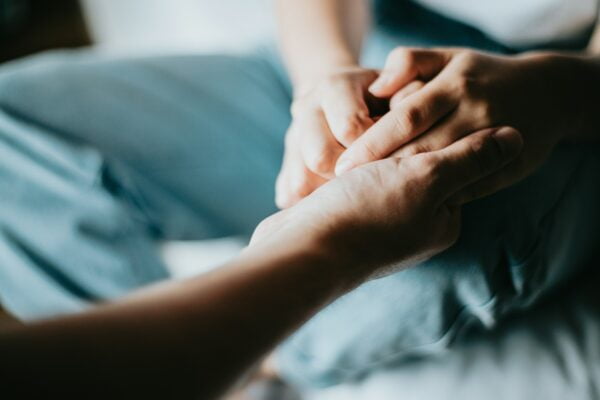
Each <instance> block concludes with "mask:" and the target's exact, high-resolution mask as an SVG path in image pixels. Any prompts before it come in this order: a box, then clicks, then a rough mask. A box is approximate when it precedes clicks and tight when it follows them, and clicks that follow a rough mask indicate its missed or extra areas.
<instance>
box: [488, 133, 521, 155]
mask: <svg viewBox="0 0 600 400" xmlns="http://www.w3.org/2000/svg"><path fill="white" fill-rule="evenodd" d="M492 137H493V138H494V139H495V140H496V143H498V146H499V147H500V149H501V151H502V155H503V156H504V157H506V158H509V157H513V156H516V155H517V154H518V153H519V152H520V150H521V147H522V146H523V139H522V138H521V135H520V134H519V132H518V131H517V130H516V129H513V128H511V127H503V128H500V129H498V130H495V131H494V132H493V133H492Z"/></svg>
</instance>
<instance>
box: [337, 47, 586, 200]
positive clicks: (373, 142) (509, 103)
mask: <svg viewBox="0 0 600 400" xmlns="http://www.w3.org/2000/svg"><path fill="white" fill-rule="evenodd" d="M576 62H577V61H576V60H575V58H569V57H563V56H557V55H548V54H529V55H524V56H520V57H500V56H494V55H489V54H484V53H479V52H474V51H470V50H464V49H439V50H425V49H408V48H398V49H396V50H394V51H393V52H392V53H391V54H390V56H389V58H388V61H387V64H386V67H385V69H384V70H383V72H382V74H381V76H380V77H379V79H378V80H377V81H376V82H374V84H373V85H372V86H371V88H370V90H371V92H372V93H373V94H375V95H377V96H380V97H384V98H385V97H388V98H389V97H391V96H393V95H394V93H397V92H398V91H399V90H401V91H403V92H405V93H402V92H401V93H399V94H397V95H396V96H395V97H393V98H392V100H393V101H392V110H391V111H390V112H389V113H388V114H387V115H385V116H384V117H383V118H381V120H380V121H378V122H377V124H375V125H374V126H372V127H371V128H370V129H369V130H368V131H367V132H365V133H364V135H362V136H361V137H360V138H359V139H357V140H356V141H355V142H354V143H353V144H352V146H350V148H348V150H347V151H346V152H345V153H344V154H343V155H342V156H341V157H340V159H339V160H338V163H337V167H336V168H337V169H336V171H337V172H338V173H342V172H344V171H346V170H348V169H350V168H352V167H354V166H357V165H361V164H364V163H367V162H370V161H373V160H378V159H382V158H385V157H388V156H390V155H396V156H408V155H412V154H417V153H422V152H428V151H433V150H438V149H442V148H444V147H446V146H448V145H450V144H451V143H453V142H455V141H456V140H458V139H460V138H462V137H464V136H465V135H468V134H470V133H471V132H475V131H478V130H480V129H484V128H487V127H491V126H503V125H507V126H512V127H515V128H516V129H517V130H519V131H520V132H521V133H522V135H523V139H524V148H523V152H522V154H521V156H520V157H519V158H518V159H516V160H515V161H514V162H513V163H511V164H510V165H508V166H506V168H504V169H503V170H502V171H499V172H498V173H496V174H494V175H492V176H490V177H489V178H488V179H486V180H483V181H481V182H478V183H476V184H475V185H474V186H472V187H470V188H467V189H465V190H464V191H463V192H462V193H461V194H460V196H464V200H463V201H468V200H472V199H475V198H478V197H482V196H485V195H487V194H490V193H492V192H495V191H497V190H499V189H500V188H503V187H505V186H508V185H510V184H512V183H515V182H516V181H518V180H520V179H521V178H523V177H525V176H526V175H528V174H529V173H530V172H532V171H533V170H534V169H535V168H536V167H538V166H539V165H540V164H541V163H542V162H543V161H544V160H545V159H546V158H547V156H548V155H549V153H550V152H551V151H552V149H553V147H554V146H555V144H556V143H557V142H558V141H559V140H560V139H561V138H562V135H563V133H564V132H567V131H570V130H573V129H576V127H577V122H578V120H579V114H580V111H579V110H578V109H577V108H578V106H577V102H576V101H574V98H573V96H570V95H569V93H571V92H570V90H571V84H570V83H571V80H570V79H571V77H572V74H573V71H574V68H575V70H576V67H574V66H575V65H577V64H576ZM399 95H400V96H399Z"/></svg>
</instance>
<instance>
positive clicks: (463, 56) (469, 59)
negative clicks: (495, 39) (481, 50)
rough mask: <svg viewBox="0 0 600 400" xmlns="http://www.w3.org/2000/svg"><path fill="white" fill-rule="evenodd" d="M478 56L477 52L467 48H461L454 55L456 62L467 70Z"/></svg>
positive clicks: (475, 61)
mask: <svg viewBox="0 0 600 400" xmlns="http://www.w3.org/2000/svg"><path fill="white" fill-rule="evenodd" d="M478 58H479V56H478V54H477V53H476V52H475V51H473V50H469V49H464V50H461V51H459V52H458V53H457V54H456V56H455V60H456V62H457V63H458V64H459V65H460V66H461V67H462V68H463V69H467V70H469V69H471V68H472V67H473V66H474V65H475V64H476V63H477V61H478Z"/></svg>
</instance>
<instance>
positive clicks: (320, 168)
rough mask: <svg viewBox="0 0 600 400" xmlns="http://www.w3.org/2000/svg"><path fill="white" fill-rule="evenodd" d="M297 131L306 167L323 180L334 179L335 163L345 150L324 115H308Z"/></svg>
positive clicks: (321, 113)
mask: <svg viewBox="0 0 600 400" xmlns="http://www.w3.org/2000/svg"><path fill="white" fill-rule="evenodd" d="M297 129H298V134H299V137H300V141H301V142H300V148H301V153H302V159H303V160H304V165H306V167H307V168H308V169H309V170H310V171H311V172H313V173H314V174H316V175H319V176H321V177H322V178H326V179H329V178H333V177H334V176H335V174H334V168H335V163H336V162H337V159H338V158H339V156H340V155H341V154H342V153H343V152H344V150H345V149H344V147H342V145H340V144H339V143H338V142H337V140H336V139H335V137H334V136H333V133H332V132H331V130H330V129H329V125H328V124H327V120H326V119H325V115H324V113H323V112H322V111H321V110H314V111H311V112H308V113H306V114H305V115H303V116H302V118H300V119H299V120H298V123H297Z"/></svg>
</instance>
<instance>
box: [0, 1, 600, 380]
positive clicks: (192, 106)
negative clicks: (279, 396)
mask: <svg viewBox="0 0 600 400" xmlns="http://www.w3.org/2000/svg"><path fill="white" fill-rule="evenodd" d="M403 11H404V12H403V13H400V17H398V18H405V19H407V20H408V21H413V23H412V24H410V23H408V22H406V25H403V24H402V23H400V22H396V23H391V22H390V21H389V18H391V14H390V13H389V12H385V7H384V8H383V11H382V10H381V9H379V13H378V14H377V15H378V21H379V26H380V29H379V30H378V31H377V32H376V33H375V34H374V35H373V37H372V38H371V40H370V42H369V46H368V48H367V49H366V56H365V62H366V63H368V64H371V65H381V64H382V63H383V61H384V59H385V55H386V53H387V51H389V50H390V49H391V48H392V47H394V46H396V45H400V44H409V45H427V44H446V45H452V44H453V45H469V46H472V47H480V48H484V49H487V50H491V51H503V52H510V51H511V50H510V49H506V48H503V47H502V46H500V45H498V44H496V43H494V42H493V41H491V40H489V39H488V38H486V37H485V36H483V35H481V34H480V33H478V32H477V31H475V30H473V29H472V28H469V27H466V26H464V25H460V24H457V23H455V22H453V21H449V20H445V19H443V18H441V17H439V16H435V15H433V14H431V13H428V12H426V11H424V10H422V9H420V8H414V7H413V8H408V6H407V8H404V9H403ZM419 21H420V22H419ZM416 22H419V24H418V25H415V24H416ZM399 26H402V27H403V28H402V29H400V28H398V27H399ZM423 27H426V29H424V28H423ZM433 27H434V28H435V29H434V28H433ZM436 32H437V33H436ZM289 104H290V88H289V83H288V82H287V80H286V78H285V77H284V76H283V74H282V71H281V67H280V65H279V63H278V61H277V59H276V57H274V56H273V54H272V53H271V52H256V53H253V54H249V55H243V56H225V55H221V56H218V55H216V56H206V55H195V56H181V57H174V56H169V57H153V58H145V59H116V60H115V59H107V58H104V57H100V56H96V55H93V54H88V53H78V52H74V53H51V54H47V55H42V56H38V57H34V58H31V59H28V60H24V61H19V62H15V63H12V64H8V65H4V66H2V67H0V187H1V188H2V189H1V190H0V297H1V299H2V302H3V304H4V305H5V306H6V307H7V308H8V309H9V310H11V311H13V312H14V313H15V314H17V315H19V316H21V317H23V318H35V317H40V316H47V315H53V314H57V313H62V312H72V311H77V310H80V309H82V308H84V307H85V306H86V305H88V304H89V302H94V301H100V300H103V299H108V298H114V297H118V296H120V295H122V294H124V293H126V292H128V291H129V290H131V289H134V288H137V287H139V286H142V285H145V284H147V283H150V282H155V281H157V280H160V279H164V278H166V277H167V273H166V270H165V268H164V266H163V265H162V263H161V262H160V260H159V258H158V256H157V254H156V251H155V241H156V240H168V239H201V238H208V237H217V236H224V235H232V234H246V233H249V232H250V231H251V230H252V229H253V227H254V226H255V225H256V223H258V221H260V220H261V219H262V218H264V217H265V216H267V215H268V214H270V213H272V212H273V211H274V210H275V206H274V204H273V197H274V181H275V177H276V175H277V173H278V170H279V167H280V163H281V156H282V150H283V137H284V134H285V130H286V128H287V126H288V124H289V121H290V117H289V113H288V108H289ZM596 163H597V149H595V148H594V147H588V148H582V147H578V146H565V147H563V148H561V149H560V150H559V151H557V152H556V154H555V155H554V156H553V157H552V159H551V160H550V161H549V162H548V164H547V165H546V166H545V167H544V168H543V169H542V170H541V171H540V172H539V173H537V174H536V175H535V176H533V177H532V178H530V179H529V180H528V181H526V182H524V183H523V184H521V185H519V186H516V187H514V188H512V189H510V190H507V191H505V192H502V193H500V194H498V195H496V196H494V197H491V198H489V199H486V200H483V201H480V202H478V203H476V204H474V205H473V206H471V207H469V208H467V209H466V210H465V214H464V229H463V235H462V237H461V239H460V241H459V243H458V244H457V245H456V246H455V247H454V248H452V249H451V250H449V251H448V252H446V253H444V254H442V255H440V256H439V257H436V258H434V259H433V260H431V261H429V262H427V263H424V264H423V265H420V266H418V267H416V268H414V269H413V270H410V271H406V272H402V273H399V274H396V275H393V276H390V277H388V278H385V279H380V280H377V281H374V282H371V283H369V284H367V285H364V286H363V287H362V288H361V289H359V290H357V291H356V292H354V293H352V294H350V295H349V296H346V297H345V298H343V299H342V300H340V301H339V302H337V303H335V304H334V305H332V306H331V307H330V308H328V309H327V310H325V311H324V312H323V313H322V314H320V315H319V316H317V317H316V318H315V319H314V320H313V321H311V322H310V323H309V324H307V325H306V326H305V328H304V329H302V330H301V331H300V332H299V333H298V334H297V335H296V336H294V337H293V338H292V339H291V340H290V341H289V342H288V343H287V344H286V345H284V346H283V348H282V350H281V352H280V358H281V360H284V361H285V363H284V367H285V369H284V372H285V374H286V375H287V377H289V378H291V379H292V380H294V381H296V382H299V383H301V384H303V385H312V386H315V385H316V386H318V385H331V384H335V383H339V382H342V381H347V380H353V379H357V378H358V377H360V376H363V375H365V374H367V373H369V372H371V371H372V370H374V369H375V370H376V369H378V368H384V367H385V366H386V365H387V364H388V363H393V364H397V363H398V362H402V361H403V360H405V359H406V358H407V357H408V356H411V355H413V354H422V353H429V352H438V351H441V350H443V349H444V348H445V347H447V346H449V345H450V344H452V342H453V341H454V340H460V338H461V333H462V332H464V331H467V330H468V329H469V327H472V326H479V327H491V326H493V325H494V324H495V323H496V321H497V320H499V319H501V318H503V317H504V316H505V315H507V314H509V313H510V312H511V311H513V310H516V309H520V308H523V307H526V306H528V305H529V304H531V303H534V302H535V301H537V299H538V298H539V297H543V296H544V295H546V294H547V293H549V292H550V291H551V290H552V289H553V288H554V287H555V286H556V285H557V284H559V283H561V282H562V281H563V280H565V279H567V278H568V277H570V276H571V275H572V274H574V273H576V272H577V271H578V270H579V269H580V268H581V266H582V265H584V263H583V261H584V260H585V259H586V257H587V256H588V255H589V250H590V248H591V247H593V245H594V243H593V239H594V238H595V237H598V236H597V232H596V229H597V227H598V226H599V224H598V223H597V221H598V218H597V214H596V212H597V210H595V208H597V207H596V205H597V204H598V203H599V200H600V195H599V193H598V185H597V183H596V182H597V179H598V172H597V171H598V170H599V168H597V165H596Z"/></svg>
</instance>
